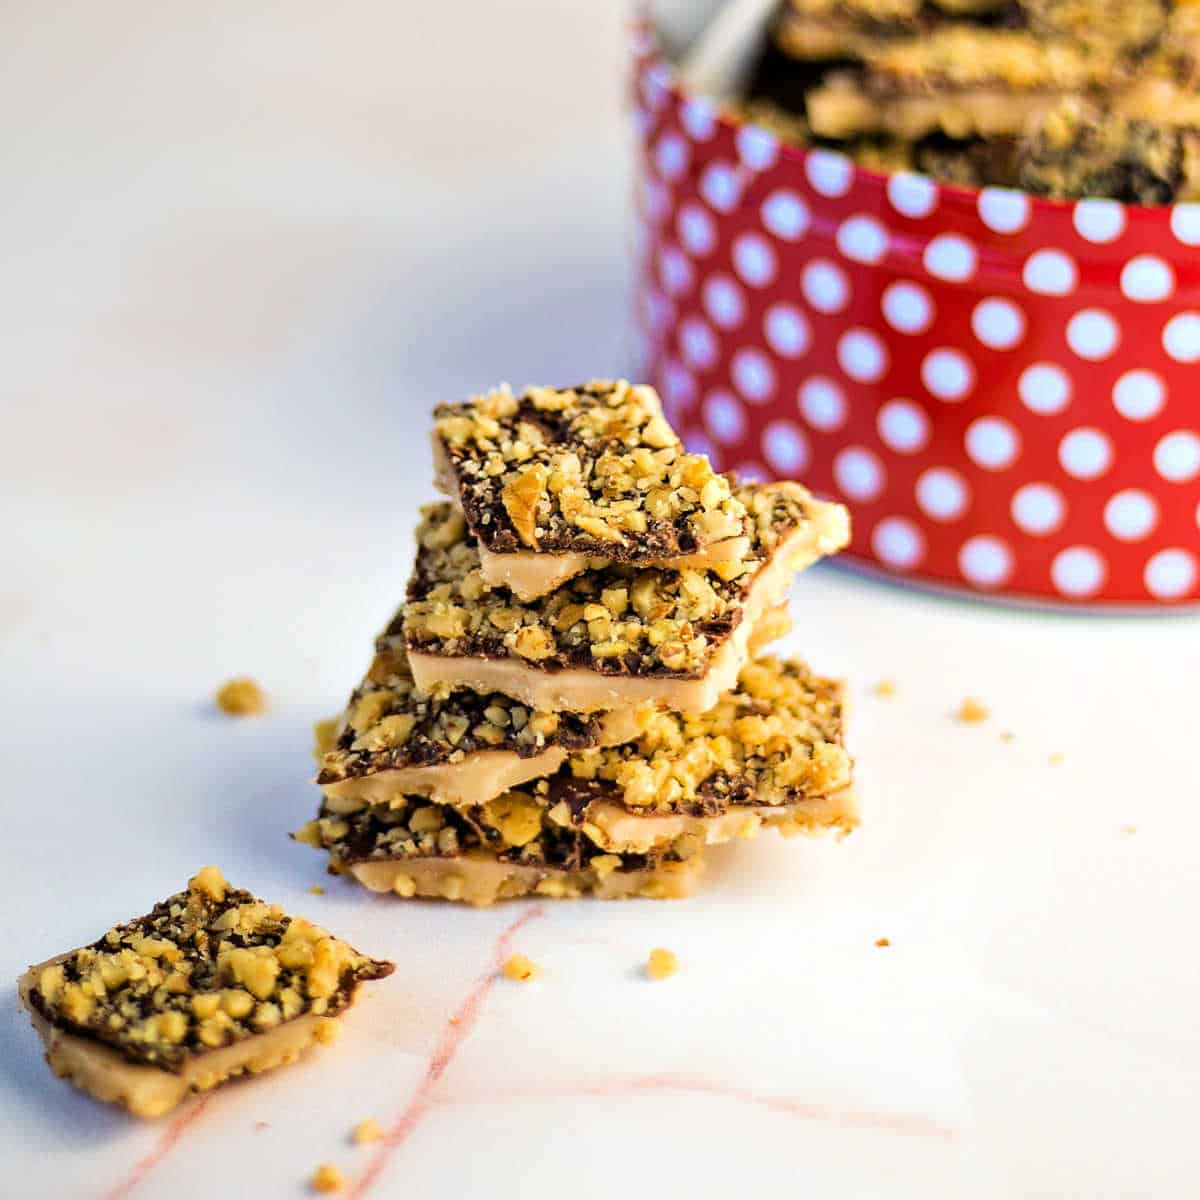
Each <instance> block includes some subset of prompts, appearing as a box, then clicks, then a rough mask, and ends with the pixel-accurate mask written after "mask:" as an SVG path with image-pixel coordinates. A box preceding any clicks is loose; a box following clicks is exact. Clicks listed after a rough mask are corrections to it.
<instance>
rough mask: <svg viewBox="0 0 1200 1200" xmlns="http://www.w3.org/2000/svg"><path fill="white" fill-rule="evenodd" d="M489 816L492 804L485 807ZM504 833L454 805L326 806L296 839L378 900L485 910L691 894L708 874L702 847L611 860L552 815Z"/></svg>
mask: <svg viewBox="0 0 1200 1200" xmlns="http://www.w3.org/2000/svg"><path fill="white" fill-rule="evenodd" d="M483 807H484V808H487V807H488V806H483ZM492 813H493V814H500V815H498V817H497V819H498V821H499V825H500V828H497V827H495V826H487V825H483V824H481V823H480V822H479V821H478V820H477V819H476V817H475V816H473V815H468V814H466V813H463V812H459V811H458V810H457V809H453V808H449V807H447V806H445V805H433V804H426V805H422V804H421V803H420V801H416V802H415V803H414V804H413V805H410V806H408V807H407V808H398V807H396V806H393V805H386V804H377V805H373V806H372V807H370V808H366V809H361V810H360V811H358V812H354V813H349V814H334V813H331V812H330V811H329V810H328V808H327V807H323V808H322V810H321V814H320V816H318V817H317V818H316V819H315V820H313V821H309V822H308V823H307V824H306V825H305V826H303V827H302V828H301V829H299V830H297V831H296V833H294V834H293V835H292V836H293V837H294V838H295V839H296V840H297V841H300V842H303V843H305V844H306V845H310V846H314V847H316V848H318V849H323V850H325V851H327V852H328V855H329V870H330V872H331V873H333V874H335V875H342V874H348V875H350V876H351V877H352V878H354V879H355V880H357V882H359V883H361V884H363V886H365V887H367V888H369V889H370V890H371V891H374V892H392V893H393V894H395V895H397V896H401V897H404V898H405V899H411V898H412V897H414V896H415V897H421V898H425V899H435V900H455V901H462V902H464V903H466V904H472V905H475V906H479V907H484V906H487V905H490V904H494V903H495V902H496V901H497V900H511V899H515V898H516V897H519V896H530V895H536V896H546V897H550V898H552V899H575V898H577V897H579V896H583V895H590V896H594V897H596V898H597V899H601V900H618V899H626V898H629V897H634V896H640V897H643V898H645V899H654V900H667V899H679V898H682V897H684V896H686V895H688V894H689V893H690V891H691V888H692V885H693V883H694V882H695V879H696V877H697V876H698V875H699V873H700V871H701V870H702V868H703V860H702V858H701V854H700V848H699V846H697V845H688V846H684V847H680V848H674V847H672V848H670V849H668V850H666V851H662V852H658V853H653V854H610V853H607V852H605V851H604V850H602V849H601V848H600V847H599V846H597V845H596V844H595V843H594V842H593V841H592V840H591V839H590V838H589V837H587V836H586V834H584V833H583V832H582V831H580V830H578V829H571V828H565V829H564V828H562V827H560V826H557V825H555V824H554V823H552V822H550V821H548V820H547V819H546V818H545V813H544V810H542V809H540V808H539V809H538V811H522V812H520V813H518V812H516V811H515V809H513V810H509V811H505V812H501V809H500V808H499V802H498V801H494V802H492Z"/></svg>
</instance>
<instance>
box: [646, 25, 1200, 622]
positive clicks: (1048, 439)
mask: <svg viewBox="0 0 1200 1200" xmlns="http://www.w3.org/2000/svg"><path fill="white" fill-rule="evenodd" d="M636 96H637V105H636V110H637V121H638V125H639V134H640V139H641V146H642V155H641V160H642V161H641V181H640V189H639V205H638V208H639V225H640V229H641V233H642V237H641V239H640V248H639V260H640V264H639V304H638V321H639V328H640V330H641V333H642V335H643V337H644V351H645V361H646V367H647V370H646V376H647V378H649V379H650V380H651V381H652V382H653V383H655V385H656V386H657V387H658V388H659V390H660V391H661V392H662V395H663V398H664V402H665V405H666V407H667V410H668V412H669V414H670V416H671V418H672V420H673V421H674V422H675V424H676V426H677V427H678V428H681V429H682V430H683V431H684V436H685V440H686V441H687V442H688V443H689V445H691V446H692V447H693V448H695V449H702V450H705V451H707V452H708V453H710V454H711V455H712V456H713V458H714V460H715V461H716V462H717V463H718V464H719V465H720V466H721V467H722V468H723V469H729V468H734V469H737V470H738V471H739V472H741V473H743V474H745V475H747V476H751V477H753V476H758V477H775V476H788V477H797V478H801V479H803V480H804V481H805V482H807V483H808V484H809V485H810V486H811V487H813V488H814V490H816V491H819V492H822V493H825V494H828V495H831V496H834V497H837V498H838V499H841V500H843V501H844V502H845V503H846V504H848V505H849V506H850V508H851V511H852V513H853V515H854V522H855V537H854V542H853V545H852V546H851V548H850V550H849V551H848V553H849V554H851V555H852V556H854V557H856V558H857V559H859V560H862V561H864V562H866V563H869V564H871V565H872V566H874V567H876V568H880V569H882V570H884V571H887V572H891V573H894V574H896V575H898V576H904V577H909V578H912V579H919V580H921V581H923V582H926V583H936V584H939V585H943V586H953V587H958V588H965V589H969V590H971V591H973V592H976V593H979V594H982V595H992V596H1003V597H1007V598H1010V599H1012V598H1025V599H1032V600H1037V601H1043V602H1055V603H1058V604H1068V605H1120V606H1152V605H1154V606H1157V605H1172V604H1179V603H1184V602H1192V603H1196V602H1197V601H1200V397H1198V396H1197V391H1198V390H1200V204H1179V205H1176V206H1174V207H1172V208H1163V209H1144V208H1137V207H1133V206H1129V205H1122V204H1119V203H1116V202H1114V201H1107V200H1084V201H1080V202H1077V203H1058V202H1048V201H1044V200H1040V199H1036V198H1032V197H1030V196H1027V195H1025V194H1023V193H1021V192H1016V191H1010V190H1006V189H999V188H993V189H984V190H983V191H980V192H974V191H969V190H966V189H963V188H957V187H951V186H947V185H942V184H939V183H936V182H933V181H931V180H929V179H926V178H924V177H922V176H919V175H913V174H896V175H891V176H882V175H878V174H875V173H873V172H870V171H865V170H862V169H859V168H858V167H856V166H855V165H854V164H853V163H852V162H851V161H850V160H849V159H847V158H845V157H843V156H842V155H840V154H837V153H833V152H831V151H828V150H820V149H814V150H809V151H803V150H799V149H797V148H794V147H789V146H784V145H781V144H780V143H779V142H778V141H777V140H776V139H775V138H774V137H773V136H772V135H771V134H770V133H769V132H767V131H766V130H765V129H762V128H760V127H758V126H754V125H739V124H737V123H736V122H733V121H731V120H729V119H727V118H726V117H724V116H723V115H720V114H719V113H718V112H717V110H716V107H715V106H714V105H713V104H712V102H711V101H708V100H706V99H704V98H702V97H695V96H688V95H686V94H685V93H684V92H683V91H682V89H681V88H680V87H679V86H677V84H676V82H675V81H674V79H673V77H672V74H671V72H670V69H669V68H668V67H667V66H666V65H665V64H664V63H663V62H662V61H661V59H659V58H658V57H657V56H656V54H655V51H654V49H653V46H652V45H651V43H650V40H649V39H647V38H645V37H642V38H641V39H640V42H639V47H638V56H637V71H636Z"/></svg>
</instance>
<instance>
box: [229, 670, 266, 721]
mask: <svg viewBox="0 0 1200 1200" xmlns="http://www.w3.org/2000/svg"><path fill="white" fill-rule="evenodd" d="M217 706H218V707H219V708H220V709H221V711H222V712H225V713H228V714H229V715H230V716H231V717H257V716H261V715H262V714H263V713H265V712H266V711H267V696H266V693H265V692H264V691H263V690H262V688H260V687H259V686H258V684H257V683H255V682H254V680H253V679H231V680H230V681H229V682H228V683H225V684H222V685H221V687H220V688H218V689H217Z"/></svg>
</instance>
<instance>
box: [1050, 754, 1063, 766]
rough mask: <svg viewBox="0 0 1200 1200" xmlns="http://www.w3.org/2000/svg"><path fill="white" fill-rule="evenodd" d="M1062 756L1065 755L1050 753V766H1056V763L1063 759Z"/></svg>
mask: <svg viewBox="0 0 1200 1200" xmlns="http://www.w3.org/2000/svg"><path fill="white" fill-rule="evenodd" d="M1064 757H1065V756H1064V755H1062V754H1052V755H1050V765H1051V766H1052V767H1057V766H1058V765H1059V764H1060V763H1061V762H1062V761H1063V758H1064Z"/></svg>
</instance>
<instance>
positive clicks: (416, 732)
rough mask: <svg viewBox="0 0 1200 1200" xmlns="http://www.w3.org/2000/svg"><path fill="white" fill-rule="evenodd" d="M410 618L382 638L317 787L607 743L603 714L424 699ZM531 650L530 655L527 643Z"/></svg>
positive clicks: (338, 726) (465, 697)
mask: <svg viewBox="0 0 1200 1200" xmlns="http://www.w3.org/2000/svg"><path fill="white" fill-rule="evenodd" d="M613 602H614V603H615V602H616V601H615V598H614V601H613ZM606 611H607V610H606ZM403 613H404V610H403V608H402V609H401V610H400V612H398V613H397V614H396V616H395V617H393V619H392V622H391V624H390V625H389V626H388V629H387V631H386V632H385V633H384V634H383V635H381V637H380V638H379V642H378V648H377V651H376V654H375V658H374V661H373V662H372V663H371V667H370V669H369V671H368V672H367V675H366V677H365V678H364V679H363V681H362V682H361V683H360V684H359V685H358V687H357V688H356V689H355V691H354V694H353V695H352V696H351V697H350V702H349V703H348V704H347V706H346V710H345V712H344V713H343V714H342V716H341V717H340V718H339V719H338V720H337V721H336V722H333V726H334V729H333V733H332V736H331V738H330V739H329V740H328V741H327V742H326V743H325V748H324V751H323V753H322V755H321V759H320V764H321V771H320V775H319V777H318V779H317V782H318V783H320V784H322V785H326V784H332V783H338V782H340V781H341V780H344V779H353V778H359V777H362V776H365V775H371V774H374V773H375V772H378V771H386V770H393V769H397V768H402V767H417V766H429V765H433V764H437V763H445V762H458V761H461V760H462V759H463V758H464V757H465V756H466V755H469V754H473V753H475V752H477V751H480V750H509V751H512V752H513V753H515V754H518V755H520V756H521V757H522V758H528V757H532V756H533V755H536V754H540V753H542V751H544V750H546V749H547V748H548V747H551V746H561V747H564V748H566V749H576V748H579V747H582V746H589V745H595V744H596V743H597V742H598V741H599V740H600V733H601V729H602V718H601V716H599V715H592V716H582V715H577V714H573V713H562V714H558V713H545V712H532V711H531V710H530V709H529V708H527V707H526V706H525V705H523V704H519V703H517V701H515V700H512V699H510V698H509V697H508V696H503V695H500V694H499V693H493V694H492V695H488V696H480V695H477V694H476V693H474V692H454V693H452V694H451V695H449V696H446V697H441V698H439V697H435V696H429V695H426V694H424V693H423V692H421V691H420V690H419V689H418V688H417V687H416V685H415V684H414V683H413V679H412V674H411V672H410V671H409V666H408V655H407V652H406V650H405V647H404V639H403V636H402V635H401V632H400V630H401V626H402V622H403ZM514 627H515V626H514ZM535 632H536V631H534V630H532V629H531V630H530V633H531V634H532V633H535ZM525 646H526V650H528V649H529V645H528V643H525Z"/></svg>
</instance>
